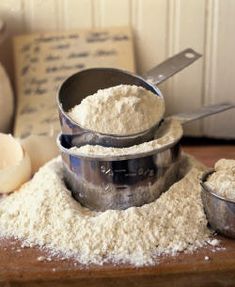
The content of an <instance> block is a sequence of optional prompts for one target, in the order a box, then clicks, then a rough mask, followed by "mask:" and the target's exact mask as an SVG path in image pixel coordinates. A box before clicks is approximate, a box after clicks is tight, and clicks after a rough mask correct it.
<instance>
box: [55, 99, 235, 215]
mask: <svg viewBox="0 0 235 287" xmlns="http://www.w3.org/2000/svg"><path fill="white" fill-rule="evenodd" d="M230 108H234V105H233V104H230V103H223V104H217V105H212V106H209V107H203V108H200V109H199V110H196V111H193V112H187V113H181V114H177V115H174V116H172V118H176V119H177V120H178V121H179V122H181V124H185V123H188V122H191V121H194V120H197V119H199V118H202V117H206V116H208V115H212V114H215V113H218V112H221V111H224V110H227V109H230ZM165 120H166V119H165ZM162 124H164V120H163V122H162V123H161V125H162ZM158 131H159V130H158ZM158 131H157V134H158ZM157 134H156V135H155V136H156V137H158V135H157ZM180 135H181V136H183V132H182V133H181V134H180ZM181 136H179V137H178V138H176V139H175V140H174V141H171V142H169V144H165V145H163V146H162V147H161V148H159V147H157V148H153V149H151V150H149V151H147V152H144V151H143V152H139V153H138V154H129V155H128V154H125V155H112V154H109V155H84V154H81V155H79V154H77V153H75V152H74V151H72V150H71V149H70V148H71V147H73V145H72V142H68V141H67V140H66V138H65V136H64V135H63V134H60V135H59V136H58V138H57V145H58V147H59V149H60V151H61V156H62V160H63V165H64V175H65V182H66V183H67V185H68V187H69V188H70V189H71V191H72V194H73V196H74V198H75V199H76V200H77V201H79V202H80V203H81V204H82V205H84V206H86V207H88V208H90V209H93V210H97V211H104V210H107V209H126V208H128V207H131V206H141V205H143V204H146V203H150V202H152V201H154V200H155V199H157V198H158V197H159V196H160V195H161V193H162V192H164V191H166V190H167V189H168V188H169V187H170V186H171V185H172V184H173V183H174V182H176V181H177V180H179V176H180V175H179V174H178V171H179V168H180V166H181V164H182V162H181V156H180V138H181Z"/></svg>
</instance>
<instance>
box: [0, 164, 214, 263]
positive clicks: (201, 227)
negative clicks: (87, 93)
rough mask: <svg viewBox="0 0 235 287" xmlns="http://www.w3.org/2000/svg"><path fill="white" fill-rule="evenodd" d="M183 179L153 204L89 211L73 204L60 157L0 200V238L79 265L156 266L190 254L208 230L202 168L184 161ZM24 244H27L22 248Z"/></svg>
mask: <svg viewBox="0 0 235 287" xmlns="http://www.w3.org/2000/svg"><path fill="white" fill-rule="evenodd" d="M181 172H183V174H184V175H185V177H184V178H183V179H181V180H180V181H178V182H177V183H175V184H174V185H172V186H171V188H170V189H169V190H168V191H167V192H165V193H163V194H162V195H161V196H160V198H158V199H157V200H156V201H154V202H152V203H150V204H146V205H144V206H142V207H131V208H129V209H126V210H121V211H120V210H107V211H105V212H95V211H90V210H88V209H86V208H84V207H82V206H81V205H80V204H79V203H78V202H76V201H75V200H74V199H73V198H72V196H71V193H70V191H69V190H68V189H67V188H66V186H65V185H64V182H63V172H62V162H61V159H60V158H58V159H55V160H53V161H51V162H49V163H48V164H46V165H45V166H43V167H42V168H41V169H40V170H39V171H38V172H37V173H36V174H35V176H34V177H33V179H32V180H31V181H30V182H28V183H27V184H25V185H24V186H22V188H21V189H20V190H19V191H16V192H15V193H13V194H11V195H9V196H7V197H4V198H2V199H1V201H0V234H1V235H2V236H14V237H16V238H20V239H23V240H24V243H25V242H26V243H27V244H30V245H35V244H39V245H40V246H42V247H48V248H50V249H51V250H52V252H53V253H57V252H61V253H62V254H63V256H64V257H69V256H72V257H75V258H76V259H78V260H79V262H81V263H82V264H90V263H95V264H103V263H104V262H107V261H112V262H115V263H120V262H127V263H131V264H133V265H135V266H142V265H146V264H154V263H155V262H156V260H157V256H158V255H160V254H165V253H166V254H171V255H172V254H175V253H177V252H180V251H184V250H187V251H192V250H195V249H196V248H198V247H201V246H203V245H204V244H206V241H207V240H209V236H210V232H209V230H208V229H207V220H206V217H205V214H204V211H203V207H202V202H201V196H200V185H199V180H198V179H199V177H200V176H201V173H202V167H200V166H197V164H196V163H192V161H191V160H189V159H188V158H184V162H182V165H181ZM26 243H25V244H26Z"/></svg>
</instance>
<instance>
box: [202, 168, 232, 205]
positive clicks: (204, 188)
mask: <svg viewBox="0 0 235 287" xmlns="http://www.w3.org/2000/svg"><path fill="white" fill-rule="evenodd" d="M214 172H216V171H215V169H210V170H208V171H205V172H204V173H203V174H202V176H201V179H200V184H201V187H202V191H203V192H206V193H209V194H210V195H211V196H213V197H215V198H216V199H218V200H221V201H225V202H229V203H232V204H235V200H232V199H228V198H225V197H223V196H221V195H218V194H217V193H216V192H215V191H214V190H212V189H211V188H210V187H208V186H207V185H206V184H205V183H206V181H207V179H208V177H209V176H210V175H211V174H212V173H214Z"/></svg>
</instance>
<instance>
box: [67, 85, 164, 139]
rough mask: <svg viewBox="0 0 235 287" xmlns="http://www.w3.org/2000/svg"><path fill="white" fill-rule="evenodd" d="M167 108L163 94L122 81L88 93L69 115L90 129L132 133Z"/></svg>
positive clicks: (158, 117)
mask: <svg viewBox="0 0 235 287" xmlns="http://www.w3.org/2000/svg"><path fill="white" fill-rule="evenodd" d="M164 111H165V105H164V100H163V98H162V97H159V96H156V95H155V94H153V93H152V92H150V91H148V90H146V89H144V88H143V87H138V86H134V85H133V86H130V85H119V86H115V87H111V88H107V89H103V90H98V92H97V93H95V94H93V95H91V96H88V97H86V98H85V99H84V100H82V102H81V103H80V104H79V105H77V106H75V107H74V108H73V109H72V110H71V111H70V112H69V113H68V115H69V116H70V117H71V118H72V119H73V120H74V121H75V122H77V123H78V124H79V125H80V126H82V127H84V128H86V129H89V130H93V131H96V132H100V133H104V134H115V135H129V134H135V133H139V132H142V131H144V130H147V129H149V128H151V127H153V126H154V125H155V124H157V123H158V122H159V121H160V120H161V119H162V117H163V114H164Z"/></svg>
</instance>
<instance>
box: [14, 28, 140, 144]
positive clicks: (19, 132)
mask: <svg viewBox="0 0 235 287" xmlns="http://www.w3.org/2000/svg"><path fill="white" fill-rule="evenodd" d="M132 40H133V39H132V34H131V31H130V29H128V28H110V29H95V30H82V31H71V32H59V33H58V32H54V33H41V34H40V33H36V34H31V35H24V36H17V37H15V38H14V57H15V73H16V90H17V111H16V120H15V127H14V134H15V136H18V137H21V138H25V137H27V136H28V135H30V134H36V135H51V136H54V135H56V134H57V133H58V132H59V130H60V125H59V120H58V112H57V106H56V93H57V92H58V87H59V85H60V84H61V83H62V82H63V80H64V79H65V78H67V77H68V76H70V75H72V74H73V73H76V72H78V71H80V70H82V69H86V68H91V67H116V68H122V69H125V70H129V71H134V69H135V67H134V57H133V41H132ZM91 80H92V79H91Z"/></svg>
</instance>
